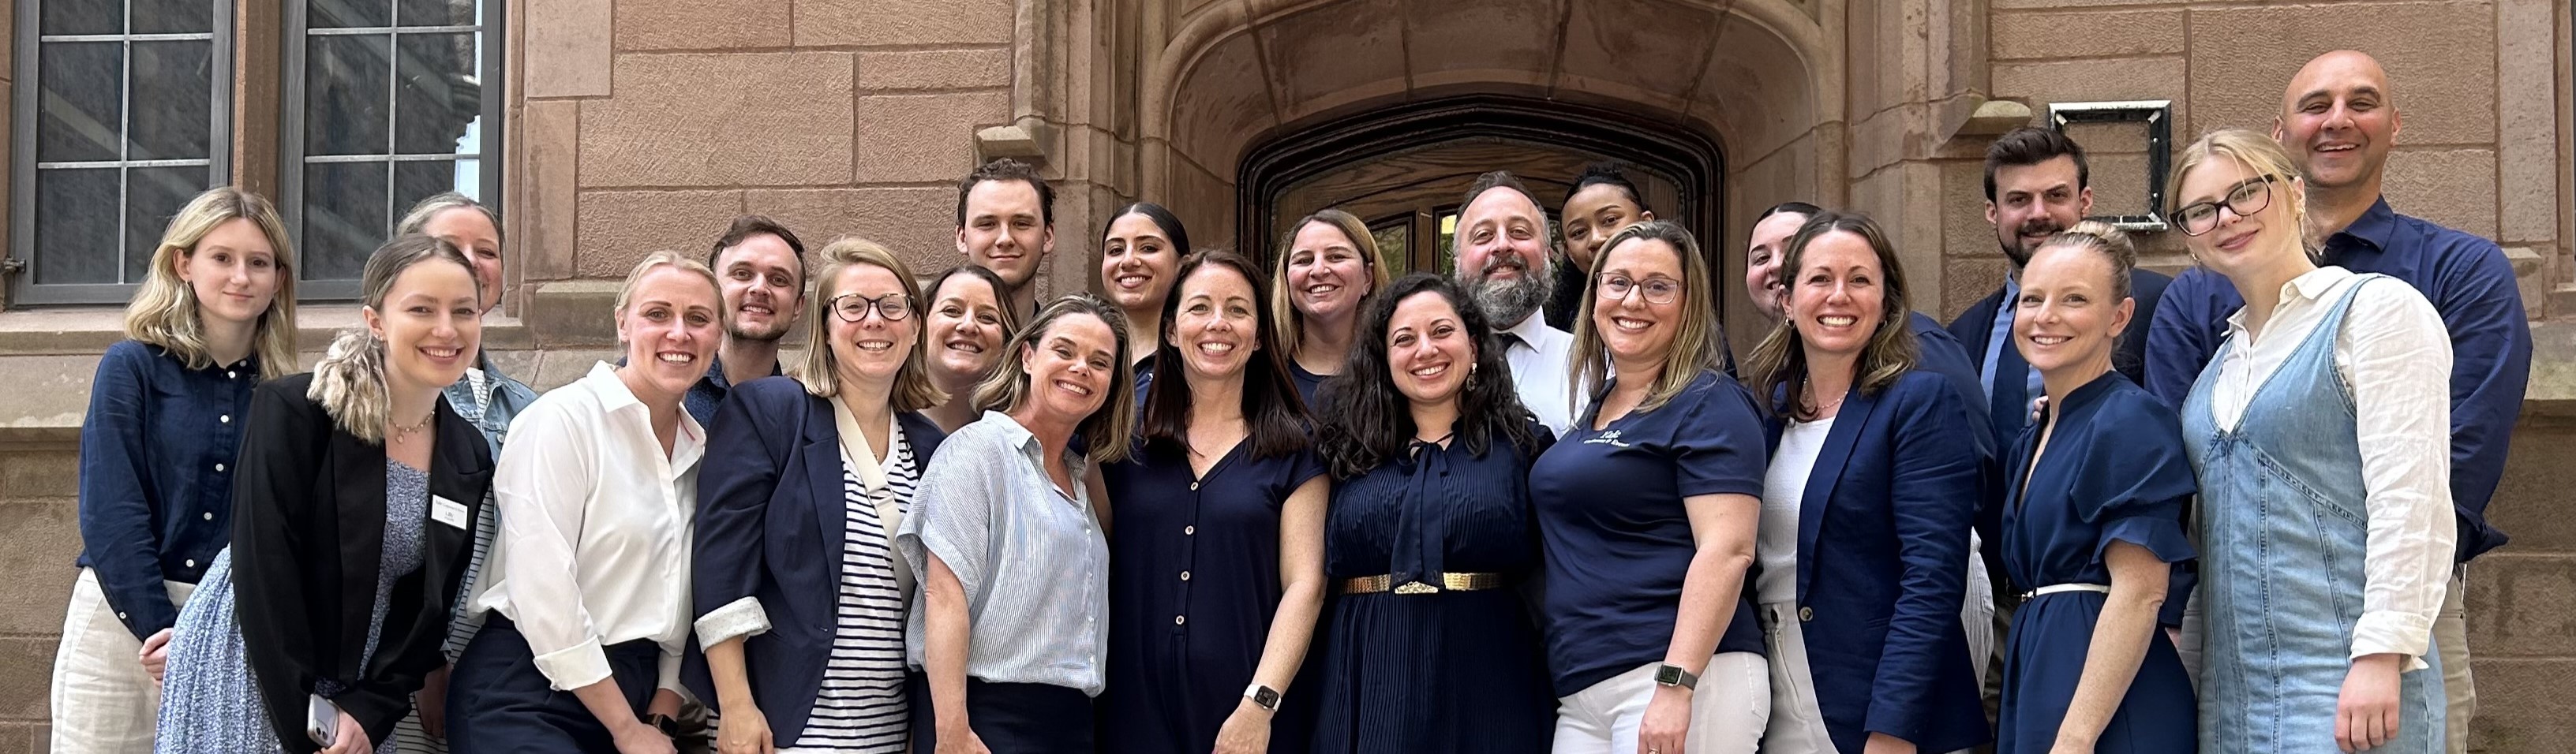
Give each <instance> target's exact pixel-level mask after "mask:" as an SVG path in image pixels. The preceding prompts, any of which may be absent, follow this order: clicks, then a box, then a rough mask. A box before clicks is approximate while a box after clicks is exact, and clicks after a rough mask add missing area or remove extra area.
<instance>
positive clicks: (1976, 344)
mask: <svg viewBox="0 0 2576 754" xmlns="http://www.w3.org/2000/svg"><path fill="white" fill-rule="evenodd" d="M2172 284H2173V278H2172V277H2171V276H2168V275H2166V274H2164V273H2161V272H2157V271H2154V270H2136V271H2133V272H2131V273H2129V297H2130V298H2133V299H2137V300H2138V310H2137V311H2136V312H2132V313H2131V314H2130V315H2129V329H2128V330H2125V331H2122V332H2121V333H2120V347H2119V349H2118V350H2116V351H2113V352H2112V353H2111V369H2112V370H2114V371H2117V372H2119V373H2121V374H2125V375H2128V376H2129V381H2130V382H2135V383H2138V384H2140V385H2144V384H2147V382H2146V380H2147V323H2149V322H2154V321H2156V301H2157V300H2158V299H2162V298H2164V296H2165V286H2167V285H2172ZM2003 298H2004V289H2003V288H2002V287H2000V286H1999V287H1997V288H1995V292H1993V293H1989V294H1986V297H1985V298H1981V299H1977V303H1974V304H1969V305H1968V310H1967V311H1964V312H1960V313H1959V318H1958V319H1954V320H1950V335H1951V336H1952V337H1955V338H1958V339H1959V345H1960V346H1961V347H1963V348H1966V349H1968V359H1969V365H1970V366H1972V367H1974V368H1976V369H1977V370H1978V374H1980V375H1982V374H1984V371H1985V364H1986V344H1987V336H1988V335H1990V334H1992V332H1993V330H1994V326H1995V307H1997V306H2001V305H2002V304H2003ZM1980 384H1982V382H1981V383H1980ZM1987 395H1988V396H1989V397H1992V393H1988V394H1987ZM1998 439H1999V440H2001V442H2003V443H2004V444H2006V445H2009V444H2011V443H2012V440H2013V439H2012V438H2010V437H2004V438H1998Z"/></svg>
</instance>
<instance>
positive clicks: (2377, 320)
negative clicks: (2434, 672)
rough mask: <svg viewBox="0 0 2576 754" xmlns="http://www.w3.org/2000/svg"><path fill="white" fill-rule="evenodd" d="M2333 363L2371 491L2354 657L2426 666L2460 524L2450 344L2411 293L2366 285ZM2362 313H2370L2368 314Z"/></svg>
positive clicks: (2394, 284) (2392, 285)
mask: <svg viewBox="0 0 2576 754" xmlns="http://www.w3.org/2000/svg"><path fill="white" fill-rule="evenodd" d="M2356 284H2357V285H2361V286H2362V288H2361V290H2360V291H2359V292H2358V293H2357V294H2355V299H2354V301H2353V304H2352V306H2353V308H2354V309H2355V310H2356V315H2357V316H2353V317H2351V318H2348V319H2346V320H2345V326H2344V329H2343V332H2341V333H2340V334H2338V337H2337V338H2336V341H2335V351H2336V354H2335V358H2336V361H2337V362H2338V366H2339V368H2340V370H2341V371H2342V376H2343V377H2344V379H2345V382H2346V384H2348V385H2350V386H2351V387H2352V392H2353V414H2354V424H2355V432H2356V433H2357V435H2358V439H2359V440H2360V447H2361V471H2362V484H2363V487H2364V489H2365V490H2367V493H2366V494H2367V498H2366V499H2365V501H2364V502H2365V509H2366V512H2367V516H2368V520H2369V524H2368V531H2369V534H2368V538H2367V540H2366V544H2365V546H2364V548H2363V551H2364V554H2363V562H2362V571H2363V586H2362V599H2361V605H2362V607H2361V609H2362V614H2361V619H2360V621H2359V623H2358V624H2357V625H2355V626H2354V628H2353V640H2352V656H2353V657H2356V658H2358V657H2361V656H2363V655H2370V654H2382V653H2394V654H2401V655H2405V656H2406V662H2405V669H2406V670H2417V669H2421V668H2424V667H2427V665H2426V663H2425V662H2424V660H2423V655H2424V654H2425V653H2426V652H2429V651H2431V646H2432V633H2433V619H2434V616H2435V615H2437V614H2439V613H2440V612H2441V609H2442V590H2443V589H2444V587H2445V585H2446V584H2447V583H2448V582H2449V580H2450V567H2451V562H2452V549H2453V545H2454V541H2455V540H2456V538H2457V532H2458V525H2457V523H2456V522H2455V520H2454V519H2453V517H2452V514H2451V487H2450V476H2451V473H2450V472H2451V438H2450V429H2451V406H2450V401H2449V400H2448V398H2449V397H2450V391H2449V390H2448V389H2447V388H2448V387H2449V383H2450V376H2451V374H2450V373H2451V344H2450V340H2449V336H2448V334H2447V333H2446V332H2445V331H2444V329H2443V325H2442V319H2441V316H2440V315H2439V314H2437V313H2436V312H2435V311H2434V310H2433V306H2432V304H2430V303H2428V302H2427V301H2425V299H2424V297H2423V295H2422V294H2420V293H2417V292H2415V290H2414V289H2413V288H2409V287H2407V286H2406V285H2404V284H2402V283H2400V282H2398V281H2394V280H2388V281H2376V280H2365V281H2363V282H2361V283H2356ZM2364 313H2366V314H2364Z"/></svg>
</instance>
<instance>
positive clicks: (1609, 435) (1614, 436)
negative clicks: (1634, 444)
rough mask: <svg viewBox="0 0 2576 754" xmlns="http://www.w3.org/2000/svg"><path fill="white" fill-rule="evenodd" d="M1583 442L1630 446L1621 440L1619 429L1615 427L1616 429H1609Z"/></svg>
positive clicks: (1621, 446)
mask: <svg viewBox="0 0 2576 754" xmlns="http://www.w3.org/2000/svg"><path fill="white" fill-rule="evenodd" d="M1583 444H1585V445H1609V446H1613V447H1620V448H1625V447H1628V444H1627V443H1624V442H1620V441H1619V430H1615V429H1614V430H1610V431H1608V432H1603V433H1601V434H1600V435H1599V436H1596V437H1594V438H1592V439H1589V440H1585V441H1583Z"/></svg>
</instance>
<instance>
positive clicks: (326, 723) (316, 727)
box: [304, 694, 340, 748]
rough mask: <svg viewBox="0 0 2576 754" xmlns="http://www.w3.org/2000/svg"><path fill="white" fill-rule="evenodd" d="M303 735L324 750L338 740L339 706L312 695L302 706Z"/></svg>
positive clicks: (320, 696)
mask: <svg viewBox="0 0 2576 754" xmlns="http://www.w3.org/2000/svg"><path fill="white" fill-rule="evenodd" d="M304 735H305V737H307V738H311V739H313V743H315V744H317V745H320V746H323V747H325V748H328V747H330V745H331V744H332V742H334V741H338V740H340V705H337V704H332V703H331V700H329V699H324V698H322V695H320V694H314V695H313V696H312V698H311V701H309V702H307V703H306V704H305V705H304Z"/></svg>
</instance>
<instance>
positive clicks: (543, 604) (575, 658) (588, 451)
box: [447, 252, 724, 754]
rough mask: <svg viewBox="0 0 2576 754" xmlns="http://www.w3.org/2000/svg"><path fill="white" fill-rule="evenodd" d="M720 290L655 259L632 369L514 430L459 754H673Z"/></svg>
mask: <svg viewBox="0 0 2576 754" xmlns="http://www.w3.org/2000/svg"><path fill="white" fill-rule="evenodd" d="M717 286H718V284H717V282H716V275H715V272H714V271H712V270H709V269H707V267H706V265H703V264H699V263H697V262H695V261H692V260H689V259H686V258H683V257H681V256H679V255H677V254H673V253H670V252H659V253H655V254H652V255H650V256H647V257H645V258H644V260H643V261H642V262H639V263H637V264H636V265H635V270H634V272H631V273H629V274H628V275H627V276H626V284H625V287H624V288H623V289H621V290H620V291H619V292H618V294H617V305H616V309H615V315H616V318H617V338H618V340H619V342H621V343H622V344H623V345H624V346H625V347H626V360H625V365H624V366H616V367H612V366H610V365H609V364H608V363H606V362H602V363H599V364H596V365H593V366H592V367H591V370H590V374H589V375H588V376H585V377H583V378H581V379H580V380H576V381H574V382H573V383H572V384H569V385H565V386H563V387H560V388H556V389H555V390H554V392H550V393H547V394H546V395H545V396H543V397H540V398H538V399H537V402H536V403H535V404H532V405H530V406H528V410H527V411H526V412H524V413H521V414H520V415H519V418H518V419H517V420H516V421H514V422H512V424H511V433H512V442H511V443H510V444H509V445H508V446H507V447H506V448H504V449H503V450H502V452H501V458H500V462H499V465H498V467H497V468H496V470H495V471H494V472H493V477H492V491H493V496H494V499H495V500H496V501H497V502H498V505H497V510H496V513H497V514H498V515H499V516H500V518H501V535H500V538H499V539H498V540H497V541H495V542H494V543H493V546H492V556H491V560H490V561H489V562H488V563H487V565H486V568H487V571H486V572H485V573H484V574H483V578H482V579H481V582H480V584H479V585H477V586H476V587H475V592H474V596H473V597H472V599H471V600H470V601H469V602H468V604H469V605H471V606H472V607H471V609H472V611H473V612H475V613H478V614H480V613H489V615H486V616H484V617H483V621H484V624H483V628H482V630H481V631H479V632H477V633H476V634H475V635H474V640H473V641H472V642H471V643H468V644H467V645H466V646H465V652H464V654H463V655H462V656H460V657H458V658H457V660H456V668H455V671H454V672H453V674H452V676H451V677H450V678H449V680H448V687H447V694H448V696H447V709H448V713H449V720H448V733H449V739H448V740H449V743H450V745H451V746H452V747H453V748H454V749H455V750H457V751H470V752H481V751H585V752H604V751H615V752H619V753H620V754H639V753H650V754H668V753H669V752H671V751H673V745H672V741H671V734H672V731H673V730H674V729H675V728H676V727H677V723H676V722H675V721H674V720H672V718H673V717H674V716H676V715H677V714H678V712H679V708H680V695H679V689H680V679H679V676H680V656H681V649H682V647H683V646H684V645H685V643H686V642H687V641H688V635H689V619H690V617H691V615H692V613H691V612H690V610H689V576H690V573H689V562H690V557H689V556H690V550H691V547H690V544H691V542H690V530H691V528H692V527H691V522H692V521H693V519H694V518H695V514H696V507H697V492H698V490H697V475H698V468H699V463H698V460H699V458H700V456H701V455H702V454H703V453H704V451H705V448H706V433H705V431H704V430H703V429H701V428H700V427H699V426H698V422H697V420H696V419H695V418H692V417H691V416H689V414H688V412H687V411H686V410H684V409H683V408H682V407H681V400H682V398H683V396H685V395H687V393H688V391H689V387H690V386H691V385H695V384H697V381H698V378H700V377H702V376H704V375H705V374H706V370H707V364H708V363H710V362H711V360H713V359H714V358H715V353H716V346H717V345H718V343H719V342H720V341H721V340H723V317H722V311H723V307H724V304H723V300H724V296H723V294H722V293H721V292H719V289H718V287H717ZM648 717H650V718H651V720H650V722H648V721H647V718H648Z"/></svg>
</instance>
